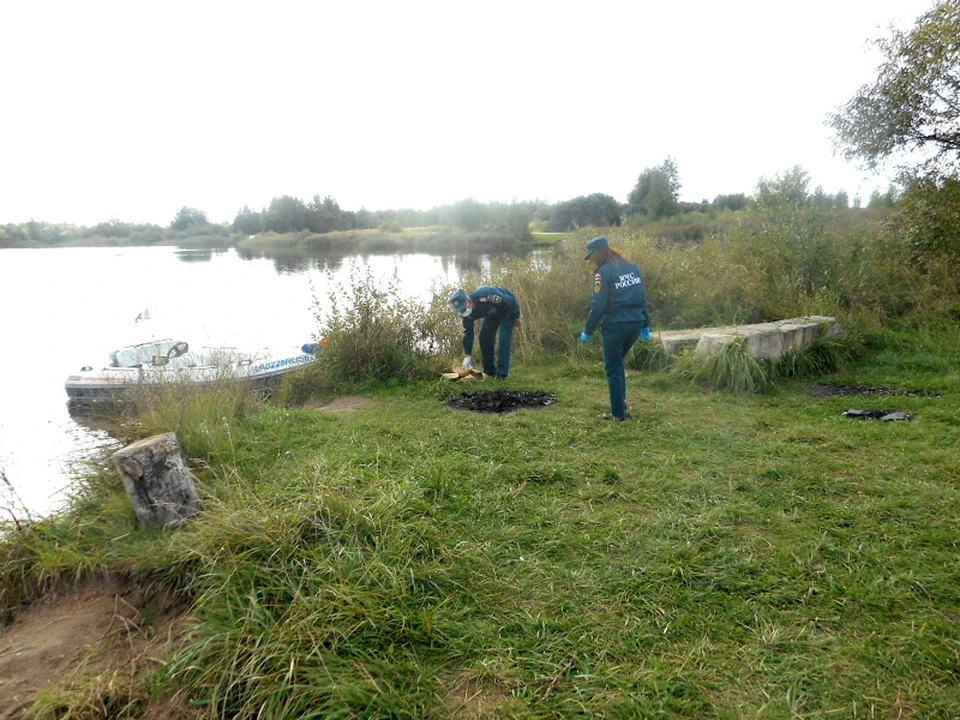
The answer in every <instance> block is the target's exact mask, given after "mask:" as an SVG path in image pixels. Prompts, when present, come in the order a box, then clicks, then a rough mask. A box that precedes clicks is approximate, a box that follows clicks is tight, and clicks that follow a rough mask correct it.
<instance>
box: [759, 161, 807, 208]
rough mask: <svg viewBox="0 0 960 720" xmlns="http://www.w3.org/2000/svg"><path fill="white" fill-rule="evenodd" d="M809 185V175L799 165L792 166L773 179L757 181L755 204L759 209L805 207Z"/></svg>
mask: <svg viewBox="0 0 960 720" xmlns="http://www.w3.org/2000/svg"><path fill="white" fill-rule="evenodd" d="M809 185H810V173H808V172H807V171H806V170H804V169H803V168H802V167H800V166H799V165H794V166H793V167H792V168H790V169H789V170H787V171H786V172H785V173H783V174H777V175H775V176H774V177H773V179H770V180H768V179H767V178H764V177H762V178H760V180H758V181H757V195H756V201H757V204H758V205H760V206H761V207H767V208H769V207H777V206H783V205H787V206H791V207H794V208H801V207H805V206H806V205H807V204H808V201H809V199H810V195H809V193H808V192H807V187H808V186H809Z"/></svg>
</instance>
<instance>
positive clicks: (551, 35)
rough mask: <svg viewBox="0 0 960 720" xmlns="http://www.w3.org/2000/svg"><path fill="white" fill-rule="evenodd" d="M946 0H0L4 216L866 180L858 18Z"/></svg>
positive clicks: (917, 10)
mask: <svg viewBox="0 0 960 720" xmlns="http://www.w3.org/2000/svg"><path fill="white" fill-rule="evenodd" d="M934 3H935V0H806V1H805V2H803V3H799V2H790V3H787V2H773V1H771V0H727V1H726V2H717V1H716V0H674V1H673V2H665V1H661V2H650V1H649V0H616V1H611V0H593V1H592V2H589V3H565V2H557V0H549V1H547V0H510V1H509V2H504V1H501V0H486V1H485V2H483V3H467V2H456V1H454V0H445V1H443V2H434V1H432V0H431V1H421V0H406V2H397V1H396V0H390V1H373V0H349V1H347V0H336V1H335V2H333V1H328V0H313V1H312V2H306V1H303V0H301V1H295V0H271V1H270V2H248V1H245V0H230V1H229V2H228V1H225V0H190V1H189V2H184V1H183V0H165V1H164V2H146V1H130V0H121V1H117V2H105V1H103V0H85V1H84V2H77V1H76V0H69V1H66V2H65V1H62V0H29V1H28V0H11V1H10V2H4V3H2V4H0V27H2V28H4V31H3V39H2V42H0V225H3V224H6V223H23V222H27V221H29V220H37V221H43V222H51V223H61V222H63V223H69V224H74V225H94V224H97V223H100V222H105V221H110V220H119V221H121V222H129V223H156V224H158V225H163V226H165V225H168V224H169V223H170V222H171V221H172V220H173V218H174V216H175V215H176V213H177V211H178V210H180V209H181V208H183V207H189V208H193V209H197V210H201V211H203V212H204V213H206V215H207V217H208V219H209V220H210V221H212V222H231V221H232V220H233V219H234V217H236V215H237V213H238V212H239V211H240V210H241V209H242V208H244V207H249V208H250V209H251V210H260V209H262V208H265V207H267V206H268V205H269V204H270V201H271V200H272V199H274V198H277V197H281V196H283V195H290V196H293V197H296V198H299V199H301V200H303V201H304V202H310V201H311V200H312V199H313V198H314V197H315V196H319V197H320V198H324V197H327V196H329V197H332V198H333V199H334V200H336V201H337V203H338V204H339V206H340V207H341V208H342V209H343V210H354V211H355V210H360V209H361V208H365V209H367V210H387V209H400V208H418V209H429V208H432V207H437V206H442V205H449V204H452V203H455V202H458V201H460V200H463V199H466V198H472V199H474V200H476V201H478V202H483V203H489V202H504V203H509V202H513V201H523V200H534V199H538V200H541V201H545V202H549V203H555V202H560V201H564V200H570V199H573V198H575V197H579V196H582V195H591V194H593V193H604V194H607V195H610V196H612V197H614V198H615V199H617V200H618V201H621V202H625V201H626V199H627V195H628V194H629V192H630V190H632V189H633V187H634V186H635V185H636V182H637V178H638V177H639V175H640V173H641V172H643V170H644V169H646V168H652V167H657V166H659V165H661V164H662V163H663V161H664V160H666V159H667V158H668V157H669V158H672V159H673V160H674V162H675V163H676V164H677V168H678V170H679V175H680V183H681V189H680V199H681V200H685V201H692V202H696V201H700V200H703V199H706V200H712V199H713V198H715V197H716V196H717V195H721V194H732V193H739V192H743V193H746V194H751V193H753V192H754V190H755V188H756V185H757V182H758V180H760V179H761V178H767V179H773V178H775V177H776V176H778V175H781V174H783V173H785V172H787V171H789V170H790V169H791V168H793V167H794V166H797V165H799V166H800V167H802V168H803V169H804V170H806V171H807V172H808V173H809V174H810V177H811V184H810V190H811V191H812V190H813V189H814V188H816V187H817V186H820V187H822V188H823V190H824V191H825V192H827V193H830V194H834V193H836V192H838V191H840V190H844V191H846V192H847V194H848V195H849V197H850V198H851V199H852V198H854V197H857V196H860V197H862V198H863V199H864V200H865V201H866V199H867V198H868V197H869V195H870V193H872V192H873V191H874V190H879V191H881V192H884V191H885V190H886V189H887V187H888V186H889V182H890V181H889V178H890V175H885V174H883V173H882V172H881V173H869V172H865V171H862V170H860V169H858V168H857V167H856V165H854V164H851V163H848V162H846V161H844V160H843V159H842V158H841V157H840V156H839V155H837V154H835V152H834V148H833V144H832V140H833V133H832V130H831V129H830V128H829V127H827V126H826V124H825V122H826V119H827V116H828V114H829V113H831V112H833V111H836V110H837V109H838V108H839V107H840V106H841V105H843V104H844V103H845V102H846V101H848V100H849V99H850V98H851V97H853V96H854V94H855V93H856V92H857V90H858V88H860V87H861V86H862V85H864V84H867V83H870V82H871V81H872V80H873V79H874V77H875V71H876V68H877V67H878V66H879V64H880V61H881V56H880V55H879V52H878V51H877V49H876V48H875V47H874V45H873V44H872V43H871V41H872V40H876V39H878V38H885V37H889V36H890V28H891V27H898V28H901V29H907V28H909V27H911V26H912V25H913V23H914V21H915V20H916V19H917V18H918V17H919V16H920V15H922V14H923V13H925V12H926V11H927V10H929V9H930V8H931V7H933V5H934Z"/></svg>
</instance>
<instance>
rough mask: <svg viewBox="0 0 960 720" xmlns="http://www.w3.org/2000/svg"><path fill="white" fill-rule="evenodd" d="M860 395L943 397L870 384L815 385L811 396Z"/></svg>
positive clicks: (922, 391)
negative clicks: (871, 385)
mask: <svg viewBox="0 0 960 720" xmlns="http://www.w3.org/2000/svg"><path fill="white" fill-rule="evenodd" d="M859 395H901V396H908V397H932V398H938V397H943V395H942V394H940V393H937V392H931V391H929V390H901V389H900V388H885V387H870V386H869V385H814V386H813V387H811V388H810V397H814V398H829V397H854V396H859Z"/></svg>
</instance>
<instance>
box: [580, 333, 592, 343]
mask: <svg viewBox="0 0 960 720" xmlns="http://www.w3.org/2000/svg"><path fill="white" fill-rule="evenodd" d="M580 342H582V343H588V342H590V336H589V335H587V334H586V333H585V332H582V333H580Z"/></svg>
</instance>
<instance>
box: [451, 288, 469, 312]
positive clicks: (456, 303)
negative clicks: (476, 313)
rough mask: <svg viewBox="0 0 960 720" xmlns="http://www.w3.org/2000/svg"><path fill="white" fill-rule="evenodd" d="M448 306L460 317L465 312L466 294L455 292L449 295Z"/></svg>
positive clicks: (459, 291) (460, 291)
mask: <svg viewBox="0 0 960 720" xmlns="http://www.w3.org/2000/svg"><path fill="white" fill-rule="evenodd" d="M450 305H451V306H452V307H453V311H454V312H455V313H457V314H458V315H462V314H463V313H464V312H466V310H467V294H466V293H465V292H464V291H463V290H456V291H454V292H453V293H452V294H451V295H450Z"/></svg>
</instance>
